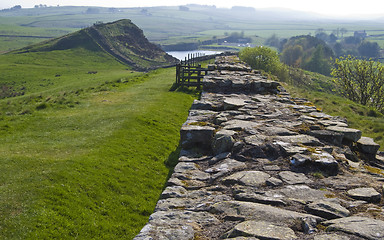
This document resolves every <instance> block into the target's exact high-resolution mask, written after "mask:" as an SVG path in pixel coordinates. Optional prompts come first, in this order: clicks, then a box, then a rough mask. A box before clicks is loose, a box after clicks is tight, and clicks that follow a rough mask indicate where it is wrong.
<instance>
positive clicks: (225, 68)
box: [135, 57, 384, 240]
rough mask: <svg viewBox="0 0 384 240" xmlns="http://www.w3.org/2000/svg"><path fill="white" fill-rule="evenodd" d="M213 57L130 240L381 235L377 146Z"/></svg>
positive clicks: (231, 60) (382, 180) (383, 217)
mask: <svg viewBox="0 0 384 240" xmlns="http://www.w3.org/2000/svg"><path fill="white" fill-rule="evenodd" d="M216 64H217V65H216V66H214V67H212V66H211V68H212V69H215V70H214V71H213V72H211V74H210V75H208V76H206V77H205V79H204V92H203V93H202V96H201V99H200V100H196V101H195V102H194V104H193V106H192V108H191V110H190V115H189V117H188V120H187V121H186V123H185V124H184V125H183V127H182V129H181V141H180V143H181V146H182V150H181V153H180V158H179V163H178V164H177V165H176V167H175V169H174V172H173V174H172V176H171V177H170V179H169V181H168V185H167V187H166V188H165V190H164V192H163V193H162V195H161V197H160V200H159V201H158V203H157V206H156V208H155V211H154V213H153V214H152V215H151V217H150V219H149V221H148V223H147V225H146V226H145V227H144V228H143V229H142V231H141V232H140V233H139V234H138V235H137V236H136V238H135V239H136V240H143V239H146V240H147V239H148V240H149V239H248V240H251V239H316V240H321V239H384V235H383V233H384V212H383V198H382V194H383V184H384V175H383V172H384V171H383V170H382V169H380V168H378V167H380V166H381V164H382V163H384V157H383V156H381V155H382V154H381V153H380V154H379V153H377V151H378V146H377V144H375V143H374V142H373V141H372V139H366V138H362V137H361V132H360V131H359V130H356V129H351V128H348V124H347V122H346V121H345V120H344V119H342V118H339V117H333V116H330V115H327V114H324V113H322V112H321V111H319V110H318V109H317V108H316V107H315V106H313V105H312V103H310V102H308V101H307V100H305V99H297V98H292V97H291V96H290V95H289V94H288V93H287V92H286V91H285V90H284V89H283V88H282V87H281V86H280V84H279V83H278V82H275V81H270V80H268V79H266V78H265V77H263V76H261V75H260V74H259V73H258V72H255V71H253V70H251V69H250V68H249V67H247V66H246V65H244V64H243V63H241V62H239V61H238V59H236V57H222V58H219V59H217V60H216ZM370 164H372V165H370ZM375 166H376V167H375Z"/></svg>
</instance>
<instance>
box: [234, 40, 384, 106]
mask: <svg viewBox="0 0 384 240" xmlns="http://www.w3.org/2000/svg"><path fill="white" fill-rule="evenodd" d="M239 56H240V58H241V59H242V60H243V61H245V62H247V63H248V64H249V65H250V66H251V67H252V68H254V69H258V70H263V71H265V72H266V73H267V74H270V75H272V76H277V78H278V79H279V80H282V81H286V82H293V81H295V82H302V81H306V78H305V76H304V75H305V74H303V71H302V70H300V69H302V68H304V69H307V70H310V71H312V72H318V73H322V74H326V75H331V76H333V81H334V83H335V84H336V86H337V91H338V93H339V94H340V95H341V96H344V97H346V98H348V99H350V100H352V101H354V102H357V103H360V104H362V105H367V106H370V107H373V108H375V109H377V110H379V111H381V112H383V113H384V65H383V64H381V63H380V62H378V61H375V60H373V59H372V58H370V59H366V58H360V59H359V58H357V57H354V56H351V55H348V56H347V57H343V56H339V57H336V58H334V52H333V51H332V49H331V48H330V47H329V46H328V45H326V44H325V43H324V41H322V40H319V39H317V38H314V37H311V36H298V37H294V38H291V39H290V40H288V41H287V42H286V43H285V45H284V48H283V51H282V52H281V54H279V53H278V52H277V51H275V50H273V49H271V48H268V47H262V46H259V47H255V48H245V49H243V50H242V51H240V53H239ZM304 84H305V83H304Z"/></svg>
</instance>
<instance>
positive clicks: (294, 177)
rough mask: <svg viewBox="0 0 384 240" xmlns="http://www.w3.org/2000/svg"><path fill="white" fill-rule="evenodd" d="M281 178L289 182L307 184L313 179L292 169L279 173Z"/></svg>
mask: <svg viewBox="0 0 384 240" xmlns="http://www.w3.org/2000/svg"><path fill="white" fill-rule="evenodd" d="M279 176H280V178H281V180H283V181H284V182H286V183H288V184H292V185H293V184H307V183H310V182H311V180H310V179H309V178H307V176H305V174H304V173H295V172H291V171H283V172H280V173H279Z"/></svg>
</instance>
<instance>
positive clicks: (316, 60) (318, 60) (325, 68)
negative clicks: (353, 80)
mask: <svg viewBox="0 0 384 240" xmlns="http://www.w3.org/2000/svg"><path fill="white" fill-rule="evenodd" d="M305 69H307V70H309V71H311V72H317V73H320V74H323V75H329V74H330V72H331V65H330V64H329V62H328V60H327V59H326V58H325V57H324V48H323V46H322V45H318V46H317V47H316V50H315V52H314V53H313V55H312V57H311V59H310V60H309V62H308V63H307V64H306V65H305Z"/></svg>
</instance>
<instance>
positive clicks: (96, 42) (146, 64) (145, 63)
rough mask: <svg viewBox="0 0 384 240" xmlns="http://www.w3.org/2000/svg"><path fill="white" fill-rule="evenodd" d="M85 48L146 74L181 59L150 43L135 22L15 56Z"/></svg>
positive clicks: (103, 27)
mask: <svg viewBox="0 0 384 240" xmlns="http://www.w3.org/2000/svg"><path fill="white" fill-rule="evenodd" d="M74 48H84V49H87V50H89V51H104V52H107V53H109V54H110V55H112V56H113V57H114V58H116V59H117V60H118V61H120V62H122V63H124V64H127V65H129V66H131V67H132V68H133V69H135V70H139V71H145V70H149V69H153V68H157V67H162V66H167V65H172V64H174V63H176V62H177V59H175V58H174V57H172V56H170V55H168V54H167V53H166V52H164V51H163V50H162V49H161V48H160V47H158V46H157V45H155V44H153V43H150V42H149V41H148V39H147V38H146V37H145V36H144V34H143V31H142V30H141V29H140V28H138V27H137V26H136V25H135V24H133V23H132V21H131V20H128V19H123V20H118V21H115V22H112V23H105V24H104V23H98V24H94V25H93V26H91V27H88V28H85V29H82V30H80V31H77V32H74V33H70V34H68V35H64V36H62V37H59V38H55V39H51V40H48V41H44V42H42V43H38V44H35V45H31V46H28V47H25V48H22V49H20V50H17V51H15V52H18V53H23V52H44V51H54V50H66V49H74Z"/></svg>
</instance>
